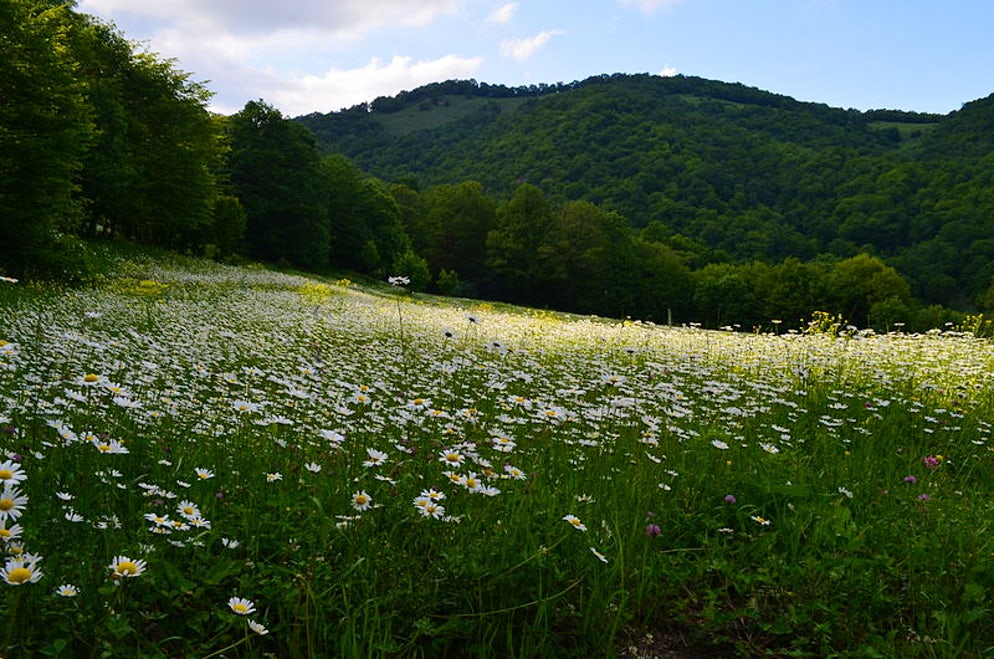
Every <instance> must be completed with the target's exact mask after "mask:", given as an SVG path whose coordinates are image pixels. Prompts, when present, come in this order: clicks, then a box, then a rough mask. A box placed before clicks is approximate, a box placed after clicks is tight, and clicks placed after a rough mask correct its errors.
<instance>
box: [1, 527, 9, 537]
mask: <svg viewBox="0 0 994 659" xmlns="http://www.w3.org/2000/svg"><path fill="white" fill-rule="evenodd" d="M9 537H10V529H0V538H4V539H6V538H9Z"/></svg>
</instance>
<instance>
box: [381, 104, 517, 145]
mask: <svg viewBox="0 0 994 659" xmlns="http://www.w3.org/2000/svg"><path fill="white" fill-rule="evenodd" d="M438 100H439V101H441V103H432V102H431V101H424V102H421V103H419V104H415V105H412V106H411V107H409V108H407V109H404V110H401V111H400V112H391V113H389V114H387V113H379V114H377V119H378V121H379V122H380V124H381V125H382V126H383V129H384V131H385V132H386V133H387V134H388V135H390V136H391V137H403V136H404V135H407V134H408V133H413V132H415V131H419V130H432V129H435V128H440V127H442V126H444V125H446V124H449V123H452V122H455V121H459V120H460V119H465V118H467V117H470V116H472V115H474V114H477V113H480V112H484V111H485V110H486V109H487V108H488V107H489V106H491V105H495V106H496V107H499V108H500V110H501V112H502V113H512V112H514V111H515V110H517V109H518V108H519V107H520V106H521V104H522V103H524V102H525V101H527V100H529V97H521V98H482V97H477V96H474V97H471V98H466V97H465V96H460V95H445V96H441V97H439V99H438Z"/></svg>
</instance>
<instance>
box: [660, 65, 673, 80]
mask: <svg viewBox="0 0 994 659" xmlns="http://www.w3.org/2000/svg"><path fill="white" fill-rule="evenodd" d="M676 74H677V70H676V69H675V68H673V67H672V66H664V67H663V70H662V71H660V72H659V76H660V77H661V78H672V77H673V76H675V75H676Z"/></svg>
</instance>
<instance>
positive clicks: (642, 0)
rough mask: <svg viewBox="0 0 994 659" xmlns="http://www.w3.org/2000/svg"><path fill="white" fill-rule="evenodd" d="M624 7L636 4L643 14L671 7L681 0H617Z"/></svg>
mask: <svg viewBox="0 0 994 659" xmlns="http://www.w3.org/2000/svg"><path fill="white" fill-rule="evenodd" d="M619 1H620V2H621V4H623V5H625V6H626V7H631V6H633V5H634V6H636V7H638V8H639V9H641V10H642V13H643V14H651V13H653V12H654V11H656V10H657V9H662V8H664V7H672V6H673V5H676V4H679V3H680V2H682V1H683V0H619Z"/></svg>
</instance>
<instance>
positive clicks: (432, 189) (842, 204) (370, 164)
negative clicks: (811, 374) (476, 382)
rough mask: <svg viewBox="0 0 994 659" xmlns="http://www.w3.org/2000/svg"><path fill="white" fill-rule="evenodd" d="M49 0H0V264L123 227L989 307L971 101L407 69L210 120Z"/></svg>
mask: <svg viewBox="0 0 994 659" xmlns="http://www.w3.org/2000/svg"><path fill="white" fill-rule="evenodd" d="M210 98H211V92H210V90H209V88H208V87H207V86H206V85H205V84H204V83H200V82H196V81H194V80H191V77H190V75H189V74H187V73H185V72H184V71H182V70H181V69H180V68H179V66H178V63H177V62H175V61H171V60H163V59H161V58H159V57H158V56H156V55H155V54H153V53H149V52H147V51H145V50H142V49H141V48H140V47H139V46H137V45H136V44H134V43H133V42H131V41H129V40H128V39H127V37H126V36H125V35H123V34H121V33H120V32H119V31H118V30H117V29H116V28H115V27H114V26H113V25H110V24H107V23H104V22H102V21H100V20H99V19H96V18H94V17H92V16H89V15H87V14H84V13H81V12H79V11H77V9H76V8H75V5H74V3H67V2H60V1H58V0H12V1H10V2H5V3H3V4H2V5H0V172H2V176H0V217H2V218H3V228H4V230H5V231H4V233H5V239H4V240H3V241H2V242H0V275H4V276H7V277H12V278H23V279H26V280H29V281H30V280H43V279H57V280H62V281H65V282H67V283H82V282H86V281H87V280H88V279H89V278H90V277H91V276H92V270H93V269H92V267H91V266H90V265H89V264H88V261H89V260H90V259H91V258H92V245H93V244H94V242H95V241H104V240H112V241H127V242H129V243H136V244H139V245H147V246H151V247H159V248H166V249H170V250H175V251H179V252H186V253H190V254H196V255H202V256H207V257H209V258H215V259H218V260H228V261H241V262H244V261H256V262H262V263H267V264H272V265H274V266H278V267H284V268H295V269H298V270H303V271H308V272H313V273H317V274H328V275H334V276H337V275H347V276H370V277H376V278H381V279H382V278H385V277H387V276H391V275H404V276H407V277H410V279H411V281H412V288H413V289H414V290H417V291H428V292H432V293H439V294H443V295H459V296H465V297H478V298H483V299H490V300H499V301H506V302H513V303H520V304H526V305H530V306H534V307H540V308H550V309H557V310H563V311H572V312H578V313H588V314H597V315H602V316H608V317H614V318H623V317H631V318H637V319H643V320H648V321H653V322H657V323H700V324H702V325H703V326H705V327H736V326H738V327H743V328H747V329H751V328H754V327H765V328H767V329H769V328H771V327H773V325H771V323H773V322H774V321H777V322H776V326H778V327H781V328H784V329H786V328H790V327H797V326H799V325H801V324H802V323H803V322H804V319H809V318H811V317H812V314H813V313H814V312H815V311H820V312H825V313H828V314H832V315H839V316H841V317H842V318H843V319H844V320H845V322H847V323H852V324H854V325H856V326H859V327H873V328H877V329H880V330H891V329H894V328H900V327H904V328H907V329H909V330H925V329H929V328H932V327H936V326H942V325H943V324H945V323H950V322H959V321H960V320H962V319H963V317H964V315H965V314H973V315H975V314H981V313H984V314H987V313H990V312H991V310H992V309H994V285H992V282H994V231H992V218H994V95H992V96H989V97H987V98H984V99H979V100H974V101H971V102H967V103H965V104H964V105H963V106H962V108H961V109H960V110H958V111H956V112H952V113H950V114H948V115H932V114H923V113H915V112H908V111H901V110H873V111H868V112H860V111H856V110H844V109H839V108H832V107H828V106H826V105H821V104H814V103H805V102H800V101H796V100H794V99H792V98H789V97H786V96H782V95H777V94H774V93H770V92H766V91H762V90H758V89H754V88H750V87H746V86H744V85H741V84H737V83H725V82H719V81H713V80H705V79H700V78H693V77H686V76H675V77H671V78H663V77H659V76H652V75H646V74H640V75H627V74H613V75H597V76H593V77H591V78H588V79H586V80H583V81H575V82H572V83H555V84H547V85H531V86H527V87H505V86H501V85H489V84H486V83H478V82H476V81H472V80H470V81H447V82H441V83H434V84H431V85H427V86H425V87H422V88H419V89H415V90H412V91H405V92H402V93H400V94H398V95H396V96H394V97H390V98H387V97H382V98H377V99H375V100H372V101H371V102H369V103H366V104H362V105H359V106H356V107H353V108H349V109H346V110H342V111H339V112H331V113H327V114H320V113H316V114H312V115H308V116H304V117H296V118H291V117H287V116H284V115H283V114H282V113H281V112H280V111H279V110H277V109H276V108H275V107H273V105H271V104H270V103H267V102H266V101H265V100H264V99H258V100H255V101H251V102H249V103H247V104H246V105H245V107H244V108H243V109H242V110H241V111H239V112H237V113H235V114H233V115H231V116H221V115H217V114H214V113H212V112H211V111H210V110H209V101H210Z"/></svg>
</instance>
